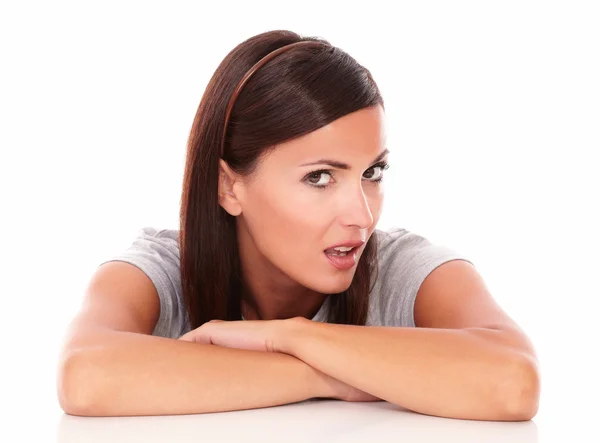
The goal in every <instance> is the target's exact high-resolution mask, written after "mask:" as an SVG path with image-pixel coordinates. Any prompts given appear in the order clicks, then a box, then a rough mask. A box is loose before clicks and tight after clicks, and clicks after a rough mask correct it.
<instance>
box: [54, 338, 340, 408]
mask: <svg viewBox="0 0 600 443" xmlns="http://www.w3.org/2000/svg"><path fill="white" fill-rule="evenodd" d="M86 334H88V337H86V339H85V341H86V343H88V345H86V346H82V347H81V348H80V349H78V350H77V351H76V352H73V353H72V355H70V356H68V357H66V358H65V359H64V361H65V362H64V364H62V365H61V366H60V368H59V379H58V397H59V401H60V404H61V407H62V408H63V410H65V412H67V413H69V414H72V415H84V416H129V415H172V414H196V413H203V412H219V411H230V410H240V409H253V408H261V407H268V406H275V405H282V404H287V403H294V402H298V401H303V400H306V399H310V398H313V397H328V396H329V393H330V392H329V387H328V386H329V384H328V382H327V381H326V379H329V377H327V376H325V375H324V374H322V373H320V372H319V371H317V370H315V369H314V368H312V367H311V366H309V365H308V364H306V363H304V362H303V361H301V360H299V359H297V358H295V357H293V356H290V355H286V354H280V353H266V352H256V351H247V350H240V349H230V348H223V347H219V346H214V345H207V344H198V343H190V342H185V341H180V340H173V339H168V338H163V337H155V336H149V335H143V334H136V333H131V332H123V331H112V330H103V329H90V330H89V331H87V332H86Z"/></svg>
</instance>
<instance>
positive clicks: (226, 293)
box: [179, 30, 384, 329]
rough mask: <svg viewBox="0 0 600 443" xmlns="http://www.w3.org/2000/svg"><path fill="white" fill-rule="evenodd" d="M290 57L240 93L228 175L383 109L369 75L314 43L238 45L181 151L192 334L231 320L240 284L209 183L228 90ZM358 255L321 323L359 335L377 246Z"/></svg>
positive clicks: (183, 252)
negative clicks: (353, 116) (345, 120)
mask: <svg viewBox="0 0 600 443" xmlns="http://www.w3.org/2000/svg"><path fill="white" fill-rule="evenodd" d="M306 40H310V41H318V42H321V43H323V45H322V46H321V47H318V48H315V47H302V46H300V47H295V48H292V49H290V50H288V51H285V52H283V53H282V54H280V55H278V56H277V57H275V58H274V59H272V60H270V61H268V62H267V63H266V64H265V65H264V66H262V67H260V68H259V69H258V70H257V71H256V72H255V73H254V75H253V76H252V77H251V78H250V79H249V81H248V82H247V83H246V85H245V86H244V88H243V89H242V90H241V92H240V94H239V96H238V98H237V100H236V102H235V105H234V107H233V108H232V112H231V115H230V119H229V123H228V126H227V132H226V138H225V144H224V153H223V156H222V158H223V160H224V161H225V162H227V164H228V165H229V166H230V168H231V169H232V170H233V171H235V172H236V173H237V174H239V175H240V176H243V177H247V176H249V175H251V174H253V173H254V172H255V171H256V168H257V166H258V162H259V161H260V159H261V157H262V156H263V155H264V154H266V153H267V152H268V151H269V150H271V149H273V148H274V146H275V145H277V144H279V143H283V142H285V141H289V140H291V139H293V138H296V137H300V136H303V135H305V134H308V133H310V132H312V131H315V130H317V129H319V128H321V127H323V126H325V125H327V124H329V123H331V122H333V121H334V120H336V119H338V118H340V117H343V116H344V115H346V114H349V113H351V112H355V111H358V110H360V109H363V108H367V107H371V106H377V105H379V106H382V107H383V106H384V105H383V99H382V97H381V94H380V92H379V89H378V87H377V85H376V84H375V81H374V80H373V78H372V76H371V73H370V72H369V71H368V70H367V69H366V68H365V67H363V66H362V65H360V64H359V63H358V62H357V61H356V60H354V59H353V58H352V57H350V56H349V55H348V54H347V53H345V52H344V51H342V50H341V49H339V48H337V47H334V46H332V45H331V44H330V43H329V42H328V41H327V40H325V39H322V38H319V37H301V36H300V35H299V34H296V33H294V32H291V31H285V30H277V31H269V32H265V33H262V34H259V35H256V36H254V37H251V38H249V39H247V40H245V41H244V42H242V43H240V44H239V45H237V46H236V47H235V48H234V49H233V50H232V51H231V52H229V54H227V56H226V57H225V58H224V59H223V61H222V62H221V64H220V65H219V66H218V67H217V69H216V71H215V72H214V74H213V76H212V78H211V79H210V81H209V83H208V85H207V87H206V90H205V92H204V94H203V96H202V99H201V100H200V105H199V106H198V110H197V112H196V116H195V118H194V122H193V124H192V128H191V131H190V135H189V138H188V143H187V152H186V162H185V170H184V178H183V187H182V194H181V210H180V237H179V246H180V263H181V284H182V291H183V301H184V304H185V306H186V310H187V315H188V321H189V325H190V326H191V328H192V329H194V328H197V327H199V326H201V325H202V324H204V323H206V322H207V321H210V320H212V319H220V320H240V319H241V294H242V285H243V282H242V278H241V272H240V270H241V265H240V258H239V251H238V242H237V232H236V217H234V216H231V215H230V214H229V213H228V212H227V211H225V210H224V209H223V208H222V207H221V206H220V204H219V199H218V186H219V183H218V180H219V168H220V165H219V158H220V157H221V152H220V146H221V138H222V136H223V133H224V129H225V128H224V126H225V114H226V110H227V105H228V102H229V100H230V98H231V96H232V94H233V93H234V90H235V88H236V86H237V85H238V83H239V82H240V80H241V79H242V77H243V76H244V75H245V74H246V72H247V71H248V70H249V69H250V68H252V66H253V65H254V64H255V63H257V62H258V61H259V60H260V59H261V58H263V57H264V56H265V55H267V54H269V53H270V52H272V51H274V50H276V49H278V48H281V47H283V46H285V45H288V44H291V43H295V42H299V41H306ZM373 237H374V235H371V238H370V239H369V241H368V242H367V244H366V245H365V248H364V250H363V253H362V255H361V258H360V260H359V263H358V264H357V267H356V271H355V275H354V278H353V280H352V283H351V285H350V287H349V288H348V289H347V290H346V291H344V292H341V293H339V294H335V295H334V296H332V297H329V298H330V299H329V313H328V320H327V321H328V322H330V323H342V324H353V325H364V324H365V321H366V318H367V312H368V307H369V293H370V291H371V288H370V279H371V272H372V271H373V270H376V269H377V262H376V260H377V244H376V239H375V238H373Z"/></svg>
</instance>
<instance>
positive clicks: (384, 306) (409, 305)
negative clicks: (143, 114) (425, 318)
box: [98, 227, 473, 338]
mask: <svg viewBox="0 0 600 443" xmlns="http://www.w3.org/2000/svg"><path fill="white" fill-rule="evenodd" d="M178 235H179V231H178V230H175V229H157V228H154V227H144V228H142V229H140V230H139V231H138V233H137V235H136V238H135V239H134V241H133V243H132V244H131V246H129V247H128V248H127V249H126V250H124V251H122V252H121V253H118V254H117V255H115V256H113V257H112V258H110V259H109V260H105V261H104V262H102V263H101V264H100V265H102V264H104V263H107V262H109V261H123V262H127V263H130V264H132V265H134V266H137V267H138V268H139V269H141V270H142V271H143V272H144V273H146V275H147V276H148V277H149V278H150V280H152V282H153V283H154V286H155V287H156V291H157V292H158V297H159V299H160V316H159V318H158V321H157V323H156V326H155V327H154V330H153V331H152V335H156V336H160V337H168V338H179V337H181V336H182V335H183V334H185V333H186V332H188V331H189V330H190V329H191V328H190V325H189V324H187V318H186V315H185V307H184V305H183V302H182V289H181V276H180V267H179V244H178ZM372 235H375V236H376V238H377V242H378V262H379V264H378V266H379V277H378V279H377V281H376V282H375V284H374V286H373V290H372V292H371V294H370V295H369V311H368V315H367V322H366V325H367V326H405V327H414V326H415V322H414V315H413V310H414V303H415V298H416V295H417V292H418V290H419V288H420V287H421V284H422V283H423V281H424V280H425V277H427V276H428V275H429V274H430V273H431V271H433V270H434V269H435V268H437V267H438V266H440V265H442V264H443V263H446V262H448V261H451V260H465V261H468V262H469V263H471V264H473V262H472V261H471V260H468V259H466V258H465V257H464V256H463V255H461V254H460V253H458V252H456V251H454V250H452V249H450V248H448V247H445V246H442V245H436V244H433V243H431V242H430V241H429V240H427V239H426V238H424V237H422V236H420V235H418V234H415V233H413V232H409V231H407V230H406V229H403V228H398V227H393V228H390V229H388V230H385V231H383V230H379V229H375V230H374V231H373V234H372ZM100 265H98V266H100ZM373 276H374V277H375V276H376V274H374V275H373ZM371 285H373V283H371ZM328 301H329V298H327V299H325V302H324V303H323V305H322V306H321V309H320V310H319V311H318V312H317V314H316V315H315V316H314V317H313V321H320V322H326V321H327V309H328Z"/></svg>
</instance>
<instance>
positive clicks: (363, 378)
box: [58, 31, 540, 420]
mask: <svg viewBox="0 0 600 443" xmlns="http://www.w3.org/2000/svg"><path fill="white" fill-rule="evenodd" d="M384 123H385V122H384V104H383V99H382V97H381V95H380V93H379V90H378V88H377V86H376V84H375V82H374V80H373V78H372V76H371V75H370V72H369V71H368V70H367V69H365V68H364V67H363V66H361V65H360V64H358V63H357V62H356V61H355V60H354V59H353V58H352V57H350V56H349V55H348V54H346V53H345V52H343V51H342V50H340V49H339V48H336V47H334V46H332V45H330V44H329V42H327V41H326V40H323V39H318V38H306V37H301V36H300V35H298V34H296V33H293V32H289V31H272V32H266V33H263V34H260V35H257V36H254V37H252V38H250V39H248V40H246V41H245V42H243V43H241V44H240V45H238V46H237V47H236V48H234V49H233V50H232V51H231V52H230V53H229V54H228V55H227V56H226V57H225V59H224V60H223V62H222V63H221V64H220V66H219V67H218V69H217V70H216V72H215V73H214V75H213V77H212V79H211V80H210V83H209V85H208V87H207V89H206V91H205V93H204V96H203V97H202V100H201V102H200V106H199V108H198V111H197V113H196V117H195V119H194V122H193V126H192V130H191V134H190V137H189V140H188V151H187V157H186V166H185V175H184V181H183V193H182V199H181V213H180V222H181V223H180V229H179V230H167V229H162V230H158V229H155V228H152V227H146V228H144V229H142V230H141V231H140V233H139V236H138V238H137V239H136V240H135V241H134V243H133V244H132V246H131V247H130V248H129V249H128V250H127V251H124V252H123V253H122V254H119V255H117V256H115V257H113V258H112V259H111V260H108V262H104V263H102V265H101V266H100V267H99V268H98V269H97V270H96V273H95V274H94V276H93V277H92V279H91V281H90V284H89V286H88V289H87V291H86V294H85V301H84V306H83V308H82V310H81V312H80V313H79V314H78V315H77V317H76V318H75V319H74V320H73V323H72V324H71V327H70V330H69V334H68V336H67V339H66V340H65V344H64V349H63V353H62V358H61V363H60V367H59V378H58V397H59V401H60V404H61V407H62V408H63V410H65V411H66V412H67V413H70V414H75V415H103V416H105V415H161V414H189V413H200V412H215V411H228V410H236V409H248V408H259V407H266V406H273V405H281V404H286V403H291V402H297V401H302V400H307V399H311V398H336V399H340V400H346V401H376V400H386V401H389V402H392V403H395V404H397V405H399V406H402V407H404V408H408V409H411V410H413V411H416V412H420V413H423V414H429V415H438V416H444V417H452V418H467V419H479V420H528V419H530V418H532V417H533V416H534V415H535V413H536V412H537V407H538V398H539V384H540V381H539V372H538V369H537V359H536V355H535V351H534V349H533V347H532V344H531V342H530V340H529V339H528V338H527V336H526V335H525V334H524V332H523V331H522V330H521V328H520V327H519V326H518V325H517V324H516V323H515V322H514V321H513V320H512V319H511V318H510V317H509V316H508V315H507V314H506V313H505V312H504V311H503V310H502V309H501V308H500V307H499V306H498V304H497V303H496V302H495V301H494V299H493V298H492V296H491V295H490V293H489V292H488V290H487V289H486V286H485V284H484V282H483V280H482V278H481V277H480V275H479V274H478V272H477V271H476V269H475V267H474V266H473V264H472V263H471V262H469V261H468V260H467V259H466V258H464V257H462V256H461V255H460V254H458V253H456V252H454V251H452V250H450V249H448V248H445V247H443V246H438V245H433V244H432V243H430V242H429V241H428V240H427V239H425V238H423V237H421V236H419V235H417V234H414V233H410V232H407V231H406V230H404V229H400V228H393V229H390V230H388V231H380V230H377V229H376V225H377V222H378V220H379V217H380V214H381V208H382V203H383V196H384V194H383V185H382V183H381V180H382V179H383V175H384V171H385V170H386V169H387V168H388V165H387V158H388V147H387V146H386V136H385V124H384ZM340 248H341V249H340ZM350 248H351V249H350Z"/></svg>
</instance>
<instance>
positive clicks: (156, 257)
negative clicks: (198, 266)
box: [98, 226, 184, 338]
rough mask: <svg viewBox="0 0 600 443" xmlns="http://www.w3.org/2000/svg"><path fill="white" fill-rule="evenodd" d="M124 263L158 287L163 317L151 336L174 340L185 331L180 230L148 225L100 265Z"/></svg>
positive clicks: (161, 315) (161, 316)
mask: <svg viewBox="0 0 600 443" xmlns="http://www.w3.org/2000/svg"><path fill="white" fill-rule="evenodd" d="M110 261H122V262H126V263H129V264H132V265H134V266H136V267H137V268H139V269H141V270H142V271H143V272H144V273H145V274H146V275H147V276H148V277H149V278H150V280H151V281H152V283H153V284H154V286H155V287H156V291H157V293H158V297H159V299H160V308H161V309H160V317H159V319H158V322H157V324H156V327H155V329H154V331H153V333H152V335H159V336H163V337H170V338H175V337H178V336H179V335H180V333H181V330H182V328H183V321H184V307H183V303H182V288H181V274H180V255H179V230H177V229H168V228H159V227H156V226H145V227H142V228H140V229H139V230H138V231H137V232H136V233H135V235H134V236H133V238H132V240H131V242H130V244H129V245H128V246H127V247H126V248H124V249H123V250H121V251H116V252H115V253H114V254H113V255H112V256H111V257H108V258H107V259H105V260H103V261H101V263H100V264H99V265H98V266H101V265H102V264H104V263H107V262H110Z"/></svg>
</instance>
